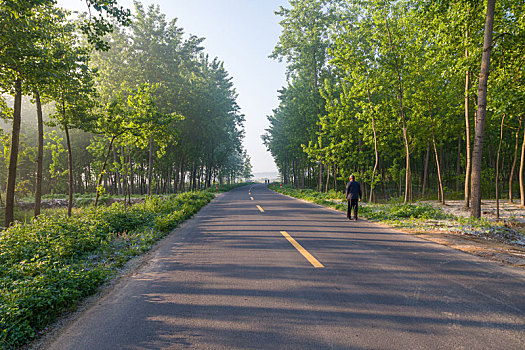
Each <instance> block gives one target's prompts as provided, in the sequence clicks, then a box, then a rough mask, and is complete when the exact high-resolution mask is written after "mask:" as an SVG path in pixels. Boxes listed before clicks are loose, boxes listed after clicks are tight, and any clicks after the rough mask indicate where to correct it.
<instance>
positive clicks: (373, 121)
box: [366, 87, 379, 202]
mask: <svg viewBox="0 0 525 350" xmlns="http://www.w3.org/2000/svg"><path fill="white" fill-rule="evenodd" d="M366 92H367V95H368V103H369V104H370V106H371V105H372V101H371V99H370V89H369V88H368V87H367V89H366ZM370 112H371V113H372V131H373V133H374V155H375V163H374V169H373V170H372V181H371V182H370V199H369V202H372V196H373V194H374V179H375V176H376V170H377V164H378V163H379V153H378V152H377V134H376V119H375V117H374V111H373V110H372V107H370Z"/></svg>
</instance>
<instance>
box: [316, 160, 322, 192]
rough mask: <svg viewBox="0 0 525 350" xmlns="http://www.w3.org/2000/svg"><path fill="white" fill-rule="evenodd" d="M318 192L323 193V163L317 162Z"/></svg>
mask: <svg viewBox="0 0 525 350" xmlns="http://www.w3.org/2000/svg"><path fill="white" fill-rule="evenodd" d="M317 190H318V191H319V192H322V191H323V162H322V161H320V162H319V186H317Z"/></svg>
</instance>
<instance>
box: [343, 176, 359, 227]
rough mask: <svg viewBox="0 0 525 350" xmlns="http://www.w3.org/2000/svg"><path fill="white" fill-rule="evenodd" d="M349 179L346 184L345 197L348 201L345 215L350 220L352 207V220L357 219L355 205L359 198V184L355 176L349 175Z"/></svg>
mask: <svg viewBox="0 0 525 350" xmlns="http://www.w3.org/2000/svg"><path fill="white" fill-rule="evenodd" d="M348 179H349V180H350V181H349V182H348V183H347V184H346V191H345V197H346V200H347V201H348V210H347V212H346V217H347V218H348V220H352V208H354V221H357V210H358V208H357V206H358V203H359V199H360V198H361V196H362V194H361V185H360V184H359V182H357V181H355V176H354V175H350V177H349V178H348Z"/></svg>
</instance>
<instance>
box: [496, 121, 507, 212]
mask: <svg viewBox="0 0 525 350" xmlns="http://www.w3.org/2000/svg"><path fill="white" fill-rule="evenodd" d="M504 121H505V114H504V115H503V117H502V118H501V127H500V132H499V146H498V153H497V155H496V219H498V220H499V157H500V154H501V142H502V141H503V123H504Z"/></svg>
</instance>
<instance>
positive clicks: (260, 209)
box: [257, 205, 264, 213]
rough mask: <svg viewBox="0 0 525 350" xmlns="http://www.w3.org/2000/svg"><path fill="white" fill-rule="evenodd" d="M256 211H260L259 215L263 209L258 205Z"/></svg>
mask: <svg viewBox="0 0 525 350" xmlns="http://www.w3.org/2000/svg"><path fill="white" fill-rule="evenodd" d="M257 209H259V211H260V212H261V213H264V209H263V208H261V206H260V205H257Z"/></svg>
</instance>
